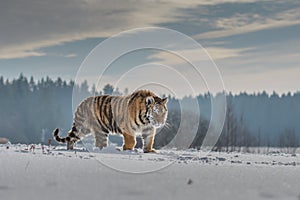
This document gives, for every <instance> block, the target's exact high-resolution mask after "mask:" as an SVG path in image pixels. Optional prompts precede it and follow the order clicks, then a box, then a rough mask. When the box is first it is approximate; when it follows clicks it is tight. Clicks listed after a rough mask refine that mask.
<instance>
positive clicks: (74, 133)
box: [66, 123, 80, 150]
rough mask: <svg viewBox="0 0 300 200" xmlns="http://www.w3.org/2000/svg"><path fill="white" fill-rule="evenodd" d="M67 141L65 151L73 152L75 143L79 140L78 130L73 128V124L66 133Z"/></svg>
mask: <svg viewBox="0 0 300 200" xmlns="http://www.w3.org/2000/svg"><path fill="white" fill-rule="evenodd" d="M66 140H67V150H73V149H74V145H75V143H76V142H77V141H78V140H80V138H79V137H78V130H77V128H76V126H75V123H73V126H72V129H71V130H70V131H69V133H68V137H67V138H66Z"/></svg>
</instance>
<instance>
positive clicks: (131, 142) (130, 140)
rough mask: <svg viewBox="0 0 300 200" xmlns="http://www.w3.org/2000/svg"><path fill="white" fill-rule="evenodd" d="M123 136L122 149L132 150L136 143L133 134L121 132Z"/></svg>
mask: <svg viewBox="0 0 300 200" xmlns="http://www.w3.org/2000/svg"><path fill="white" fill-rule="evenodd" d="M123 137H124V144H123V150H124V151H125V150H133V149H134V147H135V145H136V139H135V136H134V135H131V134H128V133H123Z"/></svg>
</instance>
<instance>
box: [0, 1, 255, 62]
mask: <svg viewBox="0 0 300 200" xmlns="http://www.w3.org/2000/svg"><path fill="white" fill-rule="evenodd" d="M224 2H239V3H240V2H252V0H243V1H238V0H227V1H221V0H213V1H208V0H206V1H196V0H187V1H181V0H174V1H165V0H151V1H150V0H148V1H137V0H121V1H118V0H110V1H106V0H102V1H99V0H53V1H36V0H27V1H22V0H10V1H3V2H1V6H0V30H1V35H0V59H10V58H19V57H27V56H42V55H44V54H42V53H39V49H41V48H44V47H48V46H54V45H58V44H61V43H64V42H68V41H74V40H82V39H86V38H90V37H109V36H111V35H113V34H116V33H118V32H120V31H123V30H128V29H130V28H137V27H144V26H153V25H157V24H161V23H167V22H175V23H176V20H177V18H178V17H180V16H181V15H184V13H182V12H180V10H182V9H189V8H194V7H197V6H201V5H214V4H219V3H224Z"/></svg>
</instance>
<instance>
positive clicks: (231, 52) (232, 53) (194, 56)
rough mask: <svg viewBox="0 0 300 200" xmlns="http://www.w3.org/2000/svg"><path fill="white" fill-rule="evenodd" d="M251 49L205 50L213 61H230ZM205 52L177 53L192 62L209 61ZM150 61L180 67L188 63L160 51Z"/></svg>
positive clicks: (152, 55)
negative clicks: (185, 56) (229, 59)
mask: <svg viewBox="0 0 300 200" xmlns="http://www.w3.org/2000/svg"><path fill="white" fill-rule="evenodd" d="M248 50H250V48H236V49H232V48H223V47H208V48H205V51H207V53H208V55H209V56H210V57H211V58H212V59H213V60H220V59H228V58H235V57H239V56H242V53H243V52H244V51H248ZM205 51H203V54H200V55H199V50H198V49H197V50H194V49H185V50H178V51H177V52H176V53H177V54H178V55H189V56H190V58H191V60H189V61H191V62H193V61H207V60H208V59H209V56H208V55H207V54H206V52H205ZM148 59H150V60H152V59H154V60H158V61H162V62H163V63H164V64H166V65H180V64H184V63H186V61H185V60H183V59H182V58H180V57H177V56H175V55H173V54H171V53H167V52H164V51H159V52H156V53H154V54H151V55H149V56H148Z"/></svg>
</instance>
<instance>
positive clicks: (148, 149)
mask: <svg viewBox="0 0 300 200" xmlns="http://www.w3.org/2000/svg"><path fill="white" fill-rule="evenodd" d="M155 133H156V129H155V128H149V129H146V130H144V131H143V133H142V137H143V145H144V147H143V148H144V153H156V151H155V149H154V148H153V143H154V138H155Z"/></svg>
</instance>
